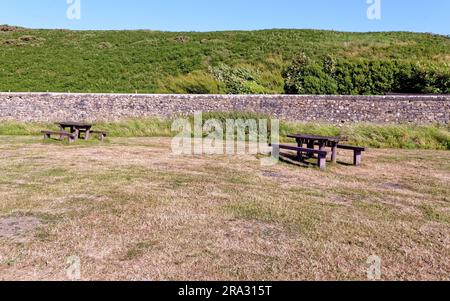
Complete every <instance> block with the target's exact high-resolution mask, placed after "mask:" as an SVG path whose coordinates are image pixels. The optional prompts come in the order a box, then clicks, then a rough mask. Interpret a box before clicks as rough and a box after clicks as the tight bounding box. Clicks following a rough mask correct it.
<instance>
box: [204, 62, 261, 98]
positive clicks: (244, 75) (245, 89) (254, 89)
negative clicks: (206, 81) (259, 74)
mask: <svg viewBox="0 0 450 301" xmlns="http://www.w3.org/2000/svg"><path fill="white" fill-rule="evenodd" d="M210 72H211V74H212V75H213V76H214V78H215V79H216V80H217V81H219V82H221V83H223V84H224V85H225V87H226V93H228V94H265V93H267V92H268V91H267V89H266V88H265V87H264V86H263V85H261V84H260V83H259V82H258V80H257V78H256V76H255V75H254V74H253V72H252V71H251V70H250V69H248V68H246V67H234V68H233V67H230V66H228V65H225V64H220V65H219V66H217V67H210Z"/></svg>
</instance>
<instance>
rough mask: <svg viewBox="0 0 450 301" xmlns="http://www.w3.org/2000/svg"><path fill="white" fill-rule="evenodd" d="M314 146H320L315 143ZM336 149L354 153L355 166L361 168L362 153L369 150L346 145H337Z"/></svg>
mask: <svg viewBox="0 0 450 301" xmlns="http://www.w3.org/2000/svg"><path fill="white" fill-rule="evenodd" d="M314 145H315V146H318V145H319V144H318V143H315V144H314ZM327 146H328V145H327ZM336 148H338V149H343V150H351V151H353V165H355V166H361V161H362V152H365V151H366V150H367V149H366V148H365V147H361V146H353V145H345V144H337V145H336Z"/></svg>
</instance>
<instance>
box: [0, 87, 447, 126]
mask: <svg viewBox="0 0 450 301" xmlns="http://www.w3.org/2000/svg"><path fill="white" fill-rule="evenodd" d="M199 111H202V112H234V111H244V112H258V113H263V114H267V115H270V116H271V117H273V118H278V119H281V120H287V121H298V122H325V123H334V124H337V123H356V122H371V123H380V124H383V123H415V124H429V123H440V124H448V123H449V122H450V95H443V96H428V95H426V96H425V95H424V96H416V95H411V96H408V95H392V96H391V95H390V96H312V95H309V96H308V95H300V96H299V95H157V94H149V95H143V94H136V95H133V94H72V93H0V121H5V120H7V121H21V122H56V121H62V120H73V121H89V122H95V121H118V120H124V119H132V118H146V117H160V118H174V117H178V116H186V115H192V114H194V113H195V112H199Z"/></svg>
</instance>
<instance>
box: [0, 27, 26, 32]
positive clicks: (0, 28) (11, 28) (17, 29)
mask: <svg viewBox="0 0 450 301" xmlns="http://www.w3.org/2000/svg"><path fill="white" fill-rule="evenodd" d="M21 30H22V28H20V27H17V26H9V25H0V32H11V31H21Z"/></svg>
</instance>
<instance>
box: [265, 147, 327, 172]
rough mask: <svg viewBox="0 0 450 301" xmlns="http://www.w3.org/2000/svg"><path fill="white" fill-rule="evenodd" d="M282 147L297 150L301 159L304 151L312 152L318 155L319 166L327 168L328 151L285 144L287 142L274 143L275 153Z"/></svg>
mask: <svg viewBox="0 0 450 301" xmlns="http://www.w3.org/2000/svg"><path fill="white" fill-rule="evenodd" d="M280 149H287V150H292V151H296V152H297V155H298V158H299V159H301V157H302V153H306V154H311V155H314V154H316V155H317V166H319V168H320V169H322V170H324V169H326V164H327V155H328V152H327V151H323V150H317V149H310V148H303V147H298V146H292V145H285V144H272V150H273V153H279V152H280Z"/></svg>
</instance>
